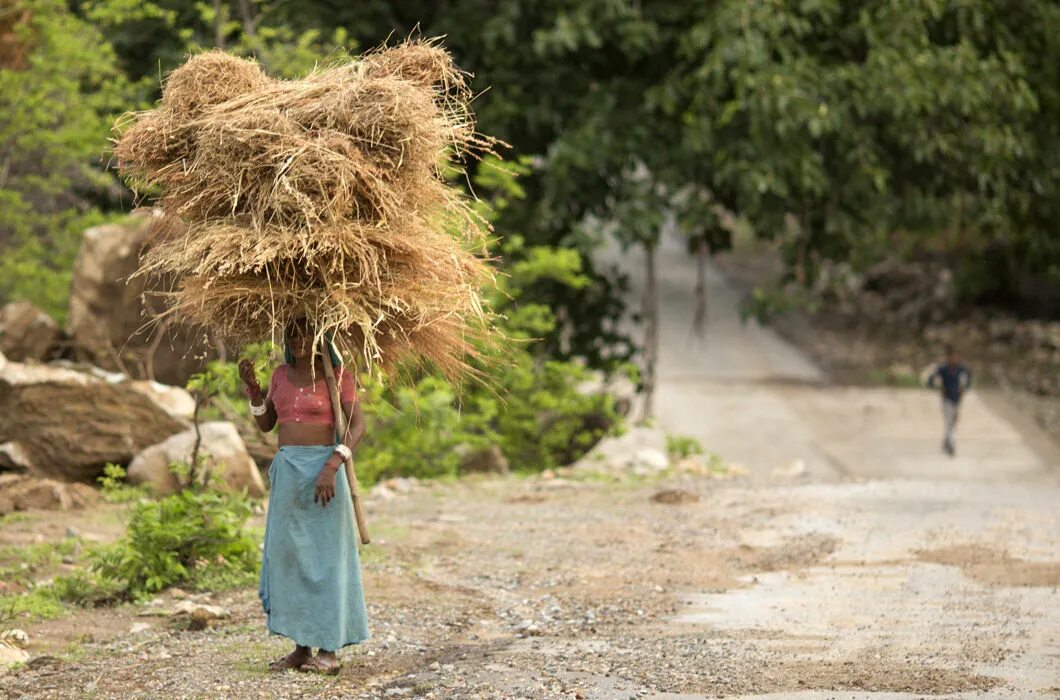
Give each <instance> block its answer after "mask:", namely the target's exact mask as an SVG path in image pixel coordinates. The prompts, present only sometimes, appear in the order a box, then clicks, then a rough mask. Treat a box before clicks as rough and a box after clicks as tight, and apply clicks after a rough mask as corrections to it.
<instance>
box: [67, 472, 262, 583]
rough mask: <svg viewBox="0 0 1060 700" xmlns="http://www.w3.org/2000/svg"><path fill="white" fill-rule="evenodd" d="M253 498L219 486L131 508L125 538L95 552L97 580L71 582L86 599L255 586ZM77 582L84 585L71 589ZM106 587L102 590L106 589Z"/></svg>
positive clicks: (93, 571)
mask: <svg viewBox="0 0 1060 700" xmlns="http://www.w3.org/2000/svg"><path fill="white" fill-rule="evenodd" d="M250 514H251V505H250V501H249V500H248V499H247V498H246V497H244V496H242V495H240V494H231V493H227V492H224V491H220V490H218V489H216V488H214V487H213V486H207V487H201V488H199V487H196V488H188V489H185V490H183V491H180V492H179V493H175V494H172V495H170V496H166V497H165V498H162V499H160V500H158V501H141V502H139V503H136V504H135V505H134V506H133V507H132V512H131V514H130V517H129V523H128V526H127V528H126V533H125V536H124V537H122V538H121V539H120V540H119V541H118V542H116V543H114V544H112V545H108V546H105V547H101V548H99V549H97V550H96V551H94V552H92V553H91V555H90V561H91V568H90V575H89V576H87V577H84V578H82V580H81V581H74V582H70V581H67V582H64V584H63V585H65V588H64V590H66V591H68V592H72V591H75V590H78V588H79V587H80V588H83V589H84V590H85V591H90V592H86V593H84V594H83V595H85V596H87V597H89V598H93V597H96V598H98V597H100V596H99V594H100V593H102V594H103V595H102V597H111V598H121V599H141V598H144V597H147V596H150V595H151V594H153V593H157V592H158V591H160V590H162V589H164V588H167V587H169V586H175V585H180V586H184V587H187V588H191V589H204V590H217V589H218V588H230V587H234V586H241V585H248V584H250V583H252V582H253V581H254V577H255V576H256V574H257V572H258V567H259V563H260V558H259V554H258V546H257V542H256V541H255V539H254V538H253V537H251V535H250V534H249V533H248V532H247V530H246V528H245V525H246V521H247V518H248V517H249V516H250ZM74 583H77V584H79V586H75V585H66V584H74ZM101 589H102V590H101Z"/></svg>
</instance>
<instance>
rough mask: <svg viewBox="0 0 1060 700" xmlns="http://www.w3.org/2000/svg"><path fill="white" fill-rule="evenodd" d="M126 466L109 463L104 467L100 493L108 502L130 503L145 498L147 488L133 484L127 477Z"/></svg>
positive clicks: (100, 480)
mask: <svg viewBox="0 0 1060 700" xmlns="http://www.w3.org/2000/svg"><path fill="white" fill-rule="evenodd" d="M127 476H128V475H127V474H126V472H125V467H123V466H121V465H120V464H112V463H107V464H106V465H104V467H103V476H101V477H98V478H97V479H96V481H98V482H99V486H100V495H101V496H103V500H104V501H106V502H107V503H130V502H132V501H137V500H139V499H141V498H144V497H145V496H146V495H147V490H146V489H144V488H143V487H140V486H133V485H132V484H130V483H129V482H128V481H127V480H126V479H127Z"/></svg>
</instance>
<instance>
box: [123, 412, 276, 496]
mask: <svg viewBox="0 0 1060 700" xmlns="http://www.w3.org/2000/svg"><path fill="white" fill-rule="evenodd" d="M199 428H200V432H201V435H202V443H201V445H200V446H199V453H200V454H201V455H203V456H204V457H205V458H206V460H207V462H206V463H207V465H208V466H209V468H210V470H211V472H213V473H214V474H220V476H221V477H222V479H223V481H224V483H225V485H226V486H227V487H228V488H230V489H232V490H234V491H241V490H243V489H244V488H245V489H246V490H247V493H249V494H250V495H251V496H256V497H260V496H264V495H265V484H264V482H263V481H262V479H261V472H259V471H258V465H257V464H256V463H255V462H254V460H253V459H252V458H251V456H250V455H249V454H248V453H247V448H246V446H245V445H244V444H243V439H242V438H241V437H240V436H239V431H238V430H236V427H235V426H234V425H233V424H231V423H228V422H226V421H215V422H211V423H203V424H202V425H201V426H199ZM194 446H195V431H194V429H189V430H185V431H183V432H180V433H177V434H176V435H172V436H170V437H169V438H167V439H166V440H164V441H163V442H160V443H158V444H155V445H151V446H150V447H147V448H145V449H143V450H142V451H140V452H139V453H138V454H137V455H136V457H134V458H133V460H132V462H131V463H130V464H129V470H128V473H129V481H131V482H132V483H134V484H144V485H148V486H150V487H151V488H152V489H153V490H154V491H155V493H157V494H160V495H163V494H169V493H174V492H176V491H178V490H179V489H180V488H181V487H182V486H184V485H185V484H183V483H181V481H180V479H178V478H177V476H176V475H175V474H174V473H173V472H172V471H171V470H170V465H171V464H172V463H174V462H182V463H184V464H188V463H190V461H191V454H192V450H193V449H194Z"/></svg>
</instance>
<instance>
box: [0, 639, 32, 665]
mask: <svg viewBox="0 0 1060 700" xmlns="http://www.w3.org/2000/svg"><path fill="white" fill-rule="evenodd" d="M27 661H29V652H28V651H26V650H25V649H19V648H18V647H9V646H7V645H6V644H0V668H8V667H10V666H14V665H15V664H24V663H26V662H27Z"/></svg>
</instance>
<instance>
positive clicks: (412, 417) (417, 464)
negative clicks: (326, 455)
mask: <svg viewBox="0 0 1060 700" xmlns="http://www.w3.org/2000/svg"><path fill="white" fill-rule="evenodd" d="M361 405H362V406H363V407H364V411H365V414H366V419H367V421H368V431H367V432H366V433H365V439H364V442H363V445H364V447H363V448H362V449H360V450H358V452H357V477H358V479H359V480H360V481H361V483H363V484H365V485H369V484H372V483H375V482H376V481H377V480H379V479H381V478H386V477H390V476H415V477H419V478H432V477H442V476H453V475H455V474H456V472H457V468H458V466H459V464H460V456H459V451H458V448H459V447H460V446H461V445H468V446H480V445H482V444H484V443H485V441H486V440H485V438H484V437H483V435H482V432H481V431H480V430H476V428H477V427H478V426H481V425H482V423H483V416H482V415H481V414H478V413H476V412H468V413H463V414H462V413H461V411H460V408H459V406H458V405H457V403H456V397H455V395H454V394H453V391H452V389H450V387H449V385H448V384H447V383H446V382H445V381H443V380H442V379H439V378H437V377H430V376H428V377H425V378H423V379H421V380H420V381H419V382H417V383H416V385H415V386H408V387H397V388H393V389H390V390H387V389H384V387H383V386H382V385H381V384H379V383H378V382H376V381H375V380H373V379H371V378H370V377H367V376H364V377H362V401H361Z"/></svg>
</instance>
